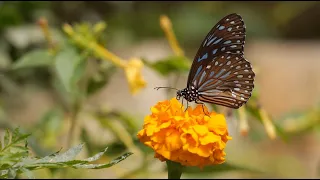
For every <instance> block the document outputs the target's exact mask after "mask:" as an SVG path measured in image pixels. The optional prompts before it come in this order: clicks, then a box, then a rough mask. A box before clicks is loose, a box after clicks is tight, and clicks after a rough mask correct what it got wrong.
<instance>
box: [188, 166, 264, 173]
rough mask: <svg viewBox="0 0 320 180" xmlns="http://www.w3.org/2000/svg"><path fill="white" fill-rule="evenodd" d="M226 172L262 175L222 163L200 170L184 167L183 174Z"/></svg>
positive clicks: (255, 170) (252, 170) (248, 169)
mask: <svg viewBox="0 0 320 180" xmlns="http://www.w3.org/2000/svg"><path fill="white" fill-rule="evenodd" d="M226 171H247V172H252V173H262V172H261V171H260V170H257V169H251V168H248V167H242V166H239V165H234V164H231V163H223V164H219V165H213V166H205V167H204V168H203V169H202V170H201V169H200V168H198V167H191V166H189V167H185V168H184V170H183V172H184V173H185V174H197V173H205V172H206V173H221V172H226Z"/></svg>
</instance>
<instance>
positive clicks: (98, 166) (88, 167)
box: [73, 152, 133, 169]
mask: <svg viewBox="0 0 320 180" xmlns="http://www.w3.org/2000/svg"><path fill="white" fill-rule="evenodd" d="M132 154H133V153H130V152H129V153H125V154H124V155H122V156H120V157H118V158H116V159H114V160H113V161H111V162H110V163H106V164H81V165H74V166H73V167H74V168H85V169H103V168H108V167H111V166H113V165H116V164H118V163H119V162H121V161H123V160H125V159H126V158H128V157H129V156H131V155H132Z"/></svg>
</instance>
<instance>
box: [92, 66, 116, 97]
mask: <svg viewBox="0 0 320 180" xmlns="http://www.w3.org/2000/svg"><path fill="white" fill-rule="evenodd" d="M116 70H117V68H116V67H115V66H114V65H112V66H109V67H106V68H104V69H101V70H100V71H99V72H97V73H95V74H94V75H93V76H92V77H91V78H90V79H89V82H88V86H87V94H88V95H91V94H94V93H95V92H97V91H98V90H100V89H101V88H102V87H104V86H105V85H106V84H107V83H108V82H109V80H110V79H111V77H112V75H113V74H114V73H115V72H116Z"/></svg>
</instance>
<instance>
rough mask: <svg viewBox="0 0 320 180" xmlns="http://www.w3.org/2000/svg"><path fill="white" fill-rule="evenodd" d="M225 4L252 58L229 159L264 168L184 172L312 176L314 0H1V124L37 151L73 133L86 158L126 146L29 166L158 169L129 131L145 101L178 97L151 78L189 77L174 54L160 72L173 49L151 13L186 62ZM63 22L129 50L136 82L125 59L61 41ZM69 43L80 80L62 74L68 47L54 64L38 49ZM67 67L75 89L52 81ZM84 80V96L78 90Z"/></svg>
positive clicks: (71, 173) (317, 78)
mask: <svg viewBox="0 0 320 180" xmlns="http://www.w3.org/2000/svg"><path fill="white" fill-rule="evenodd" d="M234 12H235V13H238V14H240V15H241V16H242V17H243V19H244V22H245V24H246V32H247V36H246V45H245V57H246V58H247V59H248V60H249V61H250V62H251V63H252V64H253V67H254V70H255V72H256V81H255V92H254V96H253V98H251V99H250V100H249V102H248V107H246V110H245V114H246V116H245V120H242V121H240V120H239V119H241V117H243V115H242V116H241V115H240V116H239V115H238V110H233V113H232V114H233V115H231V116H228V117H229V118H227V121H228V126H229V131H230V134H231V136H232V137H233V139H232V140H231V141H229V142H228V144H227V149H226V152H227V156H226V158H227V160H226V162H228V163H233V164H236V165H237V166H239V167H246V168H249V169H255V170H257V171H263V173H257V172H253V171H247V170H241V168H239V169H230V170H227V169H225V170H223V171H212V172H210V171H207V172H200V171H199V172H190V173H186V174H183V176H182V178H192V177H197V178H253V177H255V178H276V177H279V178H320V143H319V142H320V141H319V138H320V106H319V105H320V104H319V98H320V73H319V72H320V23H319V19H318V18H319V17H320V2H317V1H300V2H299V1H295V2H288V1H287V2H280V1H279V2H276V1H260V2H249V1H248V2H245V1H242V2H240V1H234V2H232V1H225V2H223V1H215V2H209V1H203V2H201V1H197V2H183V1H178V2H173V1H170V2H169V1H167V2H160V1H159V2H138V1H97V2H95V1H86V2H82V1H78V2H62V1H60V2H31V1H30V2H26V1H25V2H22V1H21V2H1V3H0V47H1V48H0V73H1V74H0V110H1V111H0V128H1V131H2V130H4V129H5V128H14V127H18V126H20V127H21V128H22V129H23V130H24V131H26V132H31V133H32V137H31V138H30V142H29V146H30V148H31V149H32V152H33V153H34V154H35V156H45V155H48V154H50V153H53V152H56V151H58V150H59V149H60V148H61V147H63V150H66V149H67V148H68V147H69V146H70V145H74V144H77V143H80V142H85V143H86V145H85V147H86V149H85V151H83V152H82V154H81V155H82V156H83V157H88V156H90V155H93V154H94V153H97V152H99V151H100V150H102V149H103V148H105V147H109V149H108V151H107V153H106V155H105V156H104V157H103V159H101V161H109V160H111V159H112V157H113V156H118V155H120V154H122V153H124V152H129V151H130V152H133V153H134V154H133V155H132V156H130V157H129V158H128V159H126V160H125V161H122V162H121V163H119V164H117V165H115V166H113V167H111V168H108V169H101V170H77V169H67V172H66V171H60V170H49V169H44V170H38V171H34V173H35V176H36V177H37V178H59V177H62V176H63V177H67V178H166V177H167V174H166V173H167V172H166V170H165V163H162V162H160V161H158V160H157V159H154V158H153V152H152V151H150V150H146V148H145V147H144V146H143V145H142V144H141V143H139V141H138V140H137V138H136V133H137V132H138V131H139V130H140V129H141V128H142V125H143V119H144V116H146V115H148V114H149V113H150V107H151V106H153V105H154V104H156V103H157V102H158V101H161V100H165V99H168V98H172V97H175V92H173V91H169V92H167V91H165V90H162V91H161V90H159V91H156V90H154V87H156V86H166V85H170V86H173V87H176V88H179V89H182V88H184V87H185V85H186V80H187V75H188V68H189V67H188V68H186V69H182V70H181V69H179V67H176V66H180V64H177V65H175V66H174V67H173V68H172V69H171V70H168V71H169V72H170V73H163V69H162V70H161V69H159V68H157V67H158V66H156V63H157V62H161V61H165V60H166V59H168V57H172V56H174V51H173V50H172V48H171V47H170V45H169V42H168V39H167V38H166V36H165V33H164V31H163V29H162V28H161V26H160V22H159V21H160V16H161V15H166V16H168V18H170V20H171V23H172V28H173V31H174V34H175V35H176V38H177V40H178V42H179V44H180V46H181V48H182V49H183V51H184V55H185V59H186V61H188V63H191V61H192V60H193V57H194V55H195V53H196V51H197V49H198V48H199V45H200V43H201V42H202V40H203V38H204V37H205V36H206V34H207V33H208V32H209V30H210V29H211V28H212V26H214V25H215V24H216V23H217V22H218V21H219V20H220V19H221V18H222V17H224V16H226V15H228V14H230V13H234ZM46 22H47V26H46ZM66 23H68V24H69V25H70V26H71V27H73V29H74V33H78V34H79V37H85V38H86V40H91V41H94V42H97V43H98V44H101V45H102V46H103V47H105V48H106V49H107V50H108V51H110V52H112V53H114V54H115V55H116V56H118V57H120V58H121V59H123V60H124V61H127V59H131V58H134V57H135V58H139V59H141V60H143V62H144V66H143V69H142V77H143V79H144V80H145V82H146V85H145V87H143V88H141V90H140V91H139V92H138V93H136V94H132V93H131V92H130V88H129V84H128V82H127V79H126V74H125V73H124V71H123V69H122V68H119V67H117V66H116V65H114V64H113V63H112V62H111V61H108V60H101V59H103V58H100V57H99V56H94V55H91V54H90V53H91V51H94V50H92V49H91V50H88V48H83V47H82V46H78V45H77V43H74V42H69V41H72V38H71V37H72V36H70V35H69V36H68V35H67V33H65V30H63V26H64V24H66ZM97 24H98V25H100V27H104V28H101V29H103V31H99V30H97V29H99V26H98V25H97ZM45 27H48V28H47V29H48V31H49V32H50V33H49V35H48V34H46V30H45V29H46V28H45ZM80 35H81V36H80ZM50 38H51V39H50ZM82 39H84V38H82ZM73 40H74V39H73ZM91 41H90V42H91ZM52 42H53V43H52ZM66 43H67V44H68V43H71V44H72V43H74V44H73V45H68V47H69V46H70V47H73V48H74V49H75V51H76V52H78V54H80V55H81V57H82V55H83V54H84V55H83V57H85V58H84V59H85V62H86V63H87V64H86V65H85V66H84V67H85V69H86V70H85V73H83V72H82V71H81V72H82V73H80V74H81V78H79V77H78V76H77V77H73V76H72V75H70V71H69V70H68V68H69V69H70V67H71V69H72V67H73V66H74V64H70V63H69V62H70V61H71V59H72V58H67V57H71V56H66V57H64V58H62V59H61V58H60V59H59V63H57V62H55V63H53V64H52V63H51V60H50V58H48V56H47V55H46V54H41V53H42V52H44V51H49V52H50V53H53V54H54V53H57V52H58V51H59V50H57V49H55V47H57V46H59V45H60V44H66ZM84 44H85V43H84ZM61 47H65V46H63V45H61ZM61 49H63V48H61ZM40 50H41V51H40ZM86 53H87V54H86ZM88 54H89V55H88ZM173 59H174V58H173ZM68 61H69V62H68ZM186 61H183V62H186ZM81 62H83V61H81ZM81 62H80V63H81ZM167 62H170V61H169V60H168V61H167ZM177 62H178V61H177ZM152 65H154V66H152ZM181 66H182V65H181ZM164 67H167V68H168V67H169V65H168V64H165V66H164ZM170 67H171V66H170ZM88 69H89V70H88ZM72 70H74V69H72ZM75 71H76V72H78V70H75ZM79 71H80V70H79ZM76 72H74V71H73V73H75V74H76ZM161 72H162V73H161ZM71 74H72V73H71ZM71 76H72V77H71ZM68 77H70V78H69V81H71V80H70V79H72V78H76V79H77V78H78V79H77V80H79V79H82V80H83V79H85V80H86V81H85V82H86V83H80V85H79V84H77V85H74V84H72V86H70V87H71V89H74V90H71V91H68V92H66V90H65V89H63V88H62V86H61V84H63V85H66V82H67V81H68ZM66 79H67V80H66ZM77 82H78V81H77ZM64 88H65V86H64ZM83 89H85V90H84V91H86V95H83V94H81V90H83ZM78 90H79V91H80V94H81V95H79V92H78ZM250 103H251V104H250ZM261 109H263V110H264V111H265V112H267V114H268V117H269V118H268V119H270V121H271V122H272V123H273V124H274V126H275V127H276V133H277V136H276V138H271V137H272V136H271V137H270V133H269V135H268V132H267V131H268V130H267V127H268V125H267V124H266V123H265V122H266V121H265V120H264V119H263V117H262V116H261ZM218 112H219V111H218ZM220 112H222V110H221V111H220ZM259 112H260V115H257V113H259ZM241 122H242V124H243V123H244V124H245V126H246V128H243V126H241ZM269 123H270V122H269ZM241 128H242V129H241ZM265 129H266V130H265ZM70 131H72V132H73V135H70ZM244 131H245V133H243V132H244ZM70 136H71V137H72V138H70ZM69 139H72V140H70V141H69ZM24 177H25V176H24V175H23V174H22V175H21V176H19V178H24Z"/></svg>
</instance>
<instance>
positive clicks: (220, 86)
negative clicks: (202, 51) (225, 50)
mask: <svg viewBox="0 0 320 180" xmlns="http://www.w3.org/2000/svg"><path fill="white" fill-rule="evenodd" d="M197 73H198V74H197V76H195V78H194V80H193V81H192V83H191V85H190V86H193V87H194V88H195V89H197V90H198V93H199V100H200V101H203V102H208V103H213V104H219V105H224V106H227V107H231V108H239V107H240V106H242V104H243V103H245V102H247V101H248V99H249V98H250V97H251V92H252V89H253V88H254V84H253V82H254V77H255V74H254V72H253V71H252V67H251V64H250V63H249V62H248V61H247V60H246V59H245V58H244V57H243V55H234V54H223V55H220V56H218V57H215V58H213V60H212V61H210V62H208V64H207V65H206V66H205V67H203V68H202V69H201V71H199V72H197Z"/></svg>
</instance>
